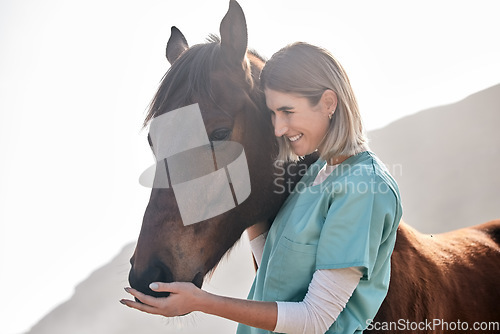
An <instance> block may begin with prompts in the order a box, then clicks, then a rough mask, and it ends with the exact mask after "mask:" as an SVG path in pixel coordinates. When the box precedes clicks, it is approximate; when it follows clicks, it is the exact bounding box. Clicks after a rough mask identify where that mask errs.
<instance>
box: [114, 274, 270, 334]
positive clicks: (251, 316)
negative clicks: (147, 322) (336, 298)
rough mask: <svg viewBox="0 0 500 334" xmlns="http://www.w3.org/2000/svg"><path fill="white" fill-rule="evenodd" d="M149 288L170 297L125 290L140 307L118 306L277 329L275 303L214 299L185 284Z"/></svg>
mask: <svg viewBox="0 0 500 334" xmlns="http://www.w3.org/2000/svg"><path fill="white" fill-rule="evenodd" d="M150 287H151V289H152V290H154V291H158V292H170V296H168V297H165V298H155V297H152V296H148V295H145V294H143V293H141V292H139V291H137V290H135V289H132V288H127V289H125V290H126V291H127V292H128V293H130V294H131V295H132V296H134V297H136V298H137V299H139V300H140V301H141V302H142V303H139V302H135V301H132V300H127V299H122V300H120V302H121V303H122V304H124V305H127V306H128V307H131V308H135V309H137V310H139V311H143V312H147V313H151V314H158V315H163V316H166V317H174V316H180V315H185V314H187V313H190V312H193V311H201V312H204V313H208V314H213V315H216V316H219V317H223V318H226V319H229V320H233V321H236V322H239V323H242V324H245V325H248V326H251V327H257V328H262V329H265V330H269V331H273V330H274V328H275V327H276V320H277V318H278V307H277V305H276V303H275V302H259V301H253V300H244V299H236V298H230V297H223V296H217V295H214V294H211V293H209V292H206V291H204V290H201V289H199V288H197V287H196V286H195V285H194V284H192V283H185V282H174V283H152V284H151V286H150Z"/></svg>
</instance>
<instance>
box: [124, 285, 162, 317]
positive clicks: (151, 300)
mask: <svg viewBox="0 0 500 334" xmlns="http://www.w3.org/2000/svg"><path fill="white" fill-rule="evenodd" d="M125 291H127V292H128V293H130V294H131V295H132V296H134V297H135V298H137V299H139V300H140V301H141V302H142V303H143V304H146V305H147V306H149V307H152V308H157V307H158V306H159V305H158V304H159V300H158V299H157V298H155V297H152V296H148V295H146V294H144V293H142V292H140V291H137V290H136V289H132V288H125ZM131 303H135V304H139V305H143V304H141V303H137V302H131ZM131 303H128V304H125V305H127V306H130V305H129V304H131ZM135 304H134V305H135ZM134 308H137V309H139V308H138V307H134ZM139 310H140V311H142V309H139ZM145 312H149V311H145ZM149 313H151V312H149Z"/></svg>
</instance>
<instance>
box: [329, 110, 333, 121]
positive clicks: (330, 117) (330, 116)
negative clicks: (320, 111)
mask: <svg viewBox="0 0 500 334" xmlns="http://www.w3.org/2000/svg"><path fill="white" fill-rule="evenodd" d="M332 117H333V112H332V113H330V114H328V118H329V119H330V120H331V119H332Z"/></svg>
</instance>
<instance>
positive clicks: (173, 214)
mask: <svg viewBox="0 0 500 334" xmlns="http://www.w3.org/2000/svg"><path fill="white" fill-rule="evenodd" d="M220 36H221V37H220V39H219V38H217V37H214V36H212V37H210V39H209V41H208V42H207V43H205V44H200V45H195V46H193V47H189V46H188V44H187V42H186V39H185V38H184V36H183V35H182V33H181V32H180V31H179V30H178V29H177V28H175V27H173V28H172V34H171V37H170V39H169V42H168V44H167V59H168V60H169V62H170V63H171V64H172V66H171V67H170V69H169V70H168V72H167V74H166V75H165V76H164V78H163V80H162V83H161V85H160V88H159V90H158V92H157V94H156V96H155V97H154V99H153V101H152V103H151V107H150V112H149V114H148V116H147V118H146V122H145V124H147V123H148V122H149V121H150V120H152V119H153V118H154V117H156V116H158V115H162V114H164V113H167V112H169V111H171V110H174V109H177V108H179V107H182V106H186V105H189V104H193V103H198V104H199V106H200V110H201V112H202V117H203V121H204V123H205V127H206V130H207V134H208V136H209V138H210V140H217V141H220V140H231V141H236V142H239V143H240V144H241V145H242V146H243V147H244V149H245V153H246V157H247V161H248V168H249V174H250V182H251V187H252V189H251V194H250V196H249V197H248V198H247V199H246V200H245V201H244V202H243V203H242V204H240V205H239V206H237V207H236V208H234V209H232V210H230V211H227V212H226V213H223V214H221V215H218V216H216V217H214V218H211V219H208V220H205V221H203V222H200V223H196V224H192V225H187V226H184V225H183V223H182V219H181V215H180V212H179V209H178V207H177V203H176V198H175V196H174V193H173V191H172V190H171V189H153V190H152V192H151V198H150V200H149V203H148V206H147V208H146V212H145V215H144V220H143V224H142V229H141V233H140V236H139V239H138V242H137V247H136V250H135V252H134V255H133V256H132V259H131V264H132V268H131V270H130V274H129V281H130V284H131V286H132V287H134V288H136V289H137V290H139V291H142V292H144V293H146V294H149V295H153V296H165V295H166V294H164V293H163V294H162V293H156V292H153V291H152V290H150V289H149V288H148V285H149V283H151V282H153V281H165V282H171V281H187V282H193V283H194V284H196V285H197V286H199V287H201V285H202V282H203V278H204V276H205V275H206V274H207V273H209V272H210V271H211V270H212V269H213V268H214V267H215V266H216V265H217V263H218V262H219V261H220V259H221V258H222V257H223V255H224V254H225V253H226V252H227V251H228V250H229V249H230V248H231V247H232V246H233V245H234V243H235V242H236V241H237V240H238V239H239V238H240V237H241V235H242V233H243V231H244V230H245V229H246V228H247V227H249V226H251V225H253V224H255V223H258V222H263V221H272V220H273V218H274V216H275V215H276V213H277V211H278V209H279V208H280V206H281V204H282V203H283V201H284V200H285V198H286V196H287V195H288V191H289V190H291V188H293V185H294V184H295V183H296V182H297V181H298V179H299V178H300V176H301V175H302V172H303V171H304V168H303V167H304V165H289V166H286V168H285V169H284V171H285V172H284V173H283V170H282V169H278V167H277V166H276V165H275V164H274V163H273V161H274V156H275V155H276V153H277V146H276V143H275V138H274V133H273V129H272V124H271V121H270V116H269V114H268V112H267V108H266V105H265V101H264V96H263V93H262V91H260V90H259V74H260V71H261V69H262V67H263V66H264V63H265V61H264V59H262V57H260V56H259V55H258V54H257V53H256V52H253V51H248V50H247V29H246V23H245V17H244V14H243V11H242V10H241V8H240V6H239V5H238V4H237V3H236V2H235V1H233V0H231V1H230V6H229V10H228V12H227V14H226V16H225V17H224V19H223V20H222V22H221V25H220ZM150 144H152V143H151V141H150ZM310 160H311V161H313V160H314V157H310ZM311 161H305V162H304V163H305V164H306V165H307V164H308V163H310V162H311ZM157 172H161V170H157ZM207 196H210V194H207ZM499 244H500V221H493V222H490V223H487V224H483V225H480V226H477V227H471V228H467V229H462V230H458V231H454V232H450V233H445V234H442V235H435V236H427V235H422V234H420V233H418V232H417V231H415V230H414V229H412V228H411V227H409V226H408V225H406V224H405V223H403V222H402V223H401V224H400V227H399V230H398V236H397V241H396V246H395V250H394V254H393V257H392V276H391V283H390V288H389V293H388V296H387V298H386V300H385V301H384V303H383V304H382V307H381V309H380V311H379V313H378V314H377V316H376V318H375V319H374V320H373V322H372V323H371V325H370V327H369V331H368V332H373V333H376V332H384V333H393V332H394V333H396V332H403V331H407V332H410V331H412V332H415V331H418V332H421V333H441V332H446V331H447V330H449V331H458V330H461V329H465V327H464V326H467V330H465V331H464V332H474V331H473V326H474V325H475V322H480V321H487V322H488V321H489V322H494V321H497V323H496V325H498V321H499V318H500V306H499V305H500V303H499V302H498V301H499V300H500V284H499V280H498V277H500V246H499ZM438 322H440V323H438ZM457 322H458V325H459V326H462V327H456V326H457ZM482 325H483V326H484V324H482ZM487 325H488V324H487ZM494 325H495V324H490V325H489V326H490V328H489V329H488V328H484V327H483V328H481V329H482V330H481V331H478V333H479V332H482V333H487V332H495V330H496V331H497V332H498V331H500V329H499V328H491V326H494ZM446 326H447V327H446ZM453 326H455V327H453Z"/></svg>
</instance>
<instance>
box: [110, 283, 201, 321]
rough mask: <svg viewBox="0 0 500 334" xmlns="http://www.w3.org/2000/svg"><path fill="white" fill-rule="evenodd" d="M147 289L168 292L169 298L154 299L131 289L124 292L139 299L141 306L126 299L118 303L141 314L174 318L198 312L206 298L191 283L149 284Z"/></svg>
mask: <svg viewBox="0 0 500 334" xmlns="http://www.w3.org/2000/svg"><path fill="white" fill-rule="evenodd" d="M149 287H150V288H151V290H153V291H157V292H170V296H168V297H163V298H156V297H152V296H148V295H145V294H143V293H141V292H139V291H137V290H135V289H132V288H125V291H127V292H128V293H130V294H131V295H132V296H134V297H136V298H137V299H139V300H140V301H141V302H142V303H143V304H141V303H139V302H136V301H132V300H128V299H122V300H120V303H122V304H124V305H127V306H128V307H131V308H135V309H136V310H139V311H142V312H146V313H150V314H157V315H163V316H165V317H175V316H179V315H185V314H188V313H190V312H193V311H199V310H200V309H199V308H200V305H201V303H202V301H203V298H206V297H207V296H208V293H207V292H205V291H203V290H201V289H199V288H198V287H196V286H195V285H194V284H193V283H187V282H173V283H151V285H150V286H149Z"/></svg>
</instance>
